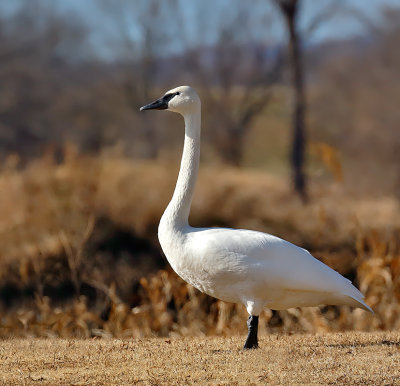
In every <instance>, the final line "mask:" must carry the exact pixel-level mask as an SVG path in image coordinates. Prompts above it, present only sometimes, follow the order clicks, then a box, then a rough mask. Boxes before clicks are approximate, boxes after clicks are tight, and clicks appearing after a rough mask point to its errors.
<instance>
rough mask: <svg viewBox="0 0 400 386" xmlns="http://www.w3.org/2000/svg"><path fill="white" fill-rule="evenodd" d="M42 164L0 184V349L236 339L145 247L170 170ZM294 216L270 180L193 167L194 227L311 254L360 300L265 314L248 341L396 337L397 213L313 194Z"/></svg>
mask: <svg viewBox="0 0 400 386" xmlns="http://www.w3.org/2000/svg"><path fill="white" fill-rule="evenodd" d="M65 159H66V162H65V163H64V164H55V163H54V162H53V161H52V159H51V158H44V159H41V160H38V161H37V162H34V163H31V164H30V166H29V167H28V168H27V169H25V170H22V171H19V170H17V169H15V168H13V165H12V162H11V161H12V160H10V161H9V168H8V169H7V168H6V169H4V170H3V172H2V173H1V179H0V182H1V186H2V192H3V200H2V201H1V204H0V212H1V214H2V215H1V220H0V230H1V232H0V241H1V242H0V256H1V277H0V279H1V283H2V287H1V288H0V295H1V297H0V300H1V302H2V303H1V308H2V311H3V317H2V319H1V321H0V334H1V335H2V336H9V335H10V334H11V335H18V336H61V337H70V336H75V337H90V336H116V337H127V336H134V337H141V336H152V335H153V334H156V335H161V336H171V335H203V334H224V335H226V334H232V333H236V332H244V331H245V327H246V325H245V319H246V312H245V310H244V308H243V307H242V306H241V305H233V304H225V303H223V302H219V301H216V300H215V299H211V298H209V297H208V296H206V295H203V294H200V293H199V292H198V291H197V290H195V289H193V288H192V287H190V286H189V285H187V284H186V283H184V282H183V281H181V280H180V279H179V278H178V277H177V276H176V275H175V273H173V272H171V271H170V270H168V269H167V270H164V269H163V270H161V271H158V270H159V268H162V267H167V263H166V260H165V259H164V258H163V257H162V256H161V252H160V250H159V247H158V241H157V239H156V233H157V224H158V220H159V218H160V216H161V214H162V211H163V209H164V208H165V206H166V204H167V202H168V200H169V198H170V196H171V193H172V189H173V185H174V182H175V177H174V176H175V175H176V170H175V169H176V167H175V166H163V165H160V164H157V163H152V162H138V161H132V160H129V159H124V158H110V157H106V156H104V157H100V158H92V157H88V156H79V155H77V154H76V152H74V151H73V148H71V147H69V148H67V149H66V154H65ZM312 195H313V203H310V204H309V205H308V206H303V205H302V204H301V203H300V202H299V200H297V199H296V198H295V197H293V196H292V194H291V192H290V188H289V187H287V186H286V185H285V184H284V183H283V182H282V181H281V180H280V179H278V178H276V177H270V176H266V175H265V174H264V173H263V174H261V173H257V172H254V171H253V172H251V171H240V170H237V169H229V168H219V169H210V168H206V167H205V168H204V169H203V170H202V171H201V175H200V180H199V183H198V189H197V191H196V196H195V198H194V205H193V211H192V216H191V222H192V224H193V225H206V226H213V225H225V226H233V227H242V228H250V229H257V230H262V231H267V232H271V233H274V234H277V235H278V236H281V237H284V238H286V239H289V240H290V241H293V242H296V243H298V244H300V245H302V246H305V247H307V248H309V249H310V250H311V252H312V253H314V255H316V256H317V257H319V258H321V259H322V260H323V261H325V262H326V263H327V264H329V265H330V266H332V267H333V268H335V269H337V270H339V271H340V272H341V273H343V274H345V275H347V276H348V277H350V278H351V279H352V280H355V283H356V284H357V285H358V286H359V287H360V289H361V290H362V291H363V292H364V293H365V294H366V296H367V299H366V300H367V302H368V303H369V304H370V305H371V306H372V307H373V308H374V310H375V311H376V315H369V314H367V313H365V312H364V311H361V310H350V309H348V308H344V307H343V308H340V309H338V308H335V307H320V308H305V309H302V310H297V309H293V310H288V311H282V312H279V313H278V312H271V311H268V310H267V311H265V313H264V315H263V317H262V323H261V331H264V333H266V332H268V331H303V332H304V331H306V332H315V331H342V330H348V329H356V330H369V331H370V330H374V329H398V328H399V327H400V325H399V320H400V319H399V315H400V281H399V280H400V272H399V269H400V263H399V261H400V255H399V238H398V229H399V220H398V219H399V205H398V202H397V201H396V200H395V199H392V198H390V197H386V198H380V199H373V198H362V197H357V196H351V195H349V194H347V193H345V192H344V190H343V187H339V186H337V185H332V186H331V187H328V186H327V185H326V184H324V186H323V187H322V186H317V185H315V186H314V187H313V189H312Z"/></svg>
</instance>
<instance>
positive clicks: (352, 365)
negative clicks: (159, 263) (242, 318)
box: [0, 332, 400, 385]
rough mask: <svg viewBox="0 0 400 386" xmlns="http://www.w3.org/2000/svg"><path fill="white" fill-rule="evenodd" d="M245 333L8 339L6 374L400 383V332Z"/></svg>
mask: <svg viewBox="0 0 400 386" xmlns="http://www.w3.org/2000/svg"><path fill="white" fill-rule="evenodd" d="M243 340H244V337H231V338H221V337H219V338H215V337H214V338H211V337H209V338H172V339H169V338H168V339H166V338H164V339H163V338H152V339H128V340H119V339H94V340H93V339H91V340H73V339H72V340H66V339H6V340H3V341H1V343H0V358H1V361H0V382H1V383H2V384H8V385H10V384H13V385H24V384H28V385H30V384H42V385H56V384H57V385H70V384H74V385H78V384H79V385H91V384H93V385H94V384H95V385H123V384H124V385H127V384H138V385H173V384H175V385H176V384H185V385H188V384H195V385H199V384H219V385H222V384H226V385H251V384H285V385H288V384H324V385H328V384H367V385H382V384H386V385H392V384H399V383H400V333H398V332H397V333H394V332H392V333H386V332H379V333H338V334H323V335H308V334H306V335H287V334H277V335H276V334H271V335H266V336H263V337H261V341H260V345H261V348H260V349H259V350H254V351H245V352H244V351H242V350H241V349H240V347H241V345H242V344H243Z"/></svg>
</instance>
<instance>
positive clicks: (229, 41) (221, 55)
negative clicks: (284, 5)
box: [184, 2, 283, 166]
mask: <svg viewBox="0 0 400 386" xmlns="http://www.w3.org/2000/svg"><path fill="white" fill-rule="evenodd" d="M261 11H262V12H263V13H264V14H263V15H257V16H259V19H260V20H261V19H262V20H263V21H264V25H269V23H268V22H266V19H268V20H269V21H271V19H272V18H271V15H270V14H269V13H268V12H267V11H266V10H265V9H261ZM216 12H217V11H216ZM252 12H253V13H252ZM255 12H260V9H257V10H255V9H253V8H252V7H248V6H247V4H246V3H243V2H235V3H234V4H232V2H230V3H229V9H223V10H220V13H219V14H218V15H217V16H216V19H217V21H216V25H213V26H209V25H208V24H207V20H201V19H200V18H198V20H197V22H198V24H199V30H210V29H211V28H214V31H215V33H216V39H215V42H214V43H213V44H212V45H209V46H204V45H196V46H190V45H187V48H186V55H185V58H184V66H185V68H186V72H189V71H190V72H192V73H195V79H194V80H195V82H196V83H198V84H199V85H200V87H201V89H202V96H203V100H204V106H205V109H206V110H207V115H206V116H205V122H204V126H205V132H206V137H207V138H209V139H211V140H212V147H213V148H214V149H215V150H216V153H217V154H218V156H219V157H220V158H221V160H222V161H223V162H224V163H227V164H230V165H234V166H240V165H241V164H242V163H243V156H244V144H245V138H246V135H247V134H248V132H249V130H250V128H251V124H252V123H253V121H254V120H255V119H256V118H257V117H258V116H259V114H260V113H262V111H263V110H264V109H265V107H266V106H267V104H268V102H269V99H270V94H271V87H270V86H272V85H274V84H276V82H277V80H278V79H279V77H280V74H281V71H282V58H283V56H282V52H281V50H280V49H279V48H277V47H276V46H272V45H270V44H268V43H267V42H266V41H265V40H264V41H263V42H260V41H259V40H256V37H255V36H254V35H256V30H257V28H256V27H255V26H254V18H255ZM200 14H201V13H200ZM271 24H272V23H271ZM258 28H259V27H258ZM257 31H258V33H259V29H258V30H257Z"/></svg>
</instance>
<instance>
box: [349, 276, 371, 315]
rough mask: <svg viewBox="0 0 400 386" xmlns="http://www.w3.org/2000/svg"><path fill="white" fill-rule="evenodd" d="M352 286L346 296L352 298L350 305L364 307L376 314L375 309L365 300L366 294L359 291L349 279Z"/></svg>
mask: <svg viewBox="0 0 400 386" xmlns="http://www.w3.org/2000/svg"><path fill="white" fill-rule="evenodd" d="M349 283H350V286H349V288H348V290H347V291H346V292H347V293H346V296H347V297H348V298H349V300H350V305H351V306H353V307H358V308H362V309H363V310H365V311H369V312H372V313H373V314H374V310H373V309H372V308H371V307H370V306H369V305H368V304H367V303H365V301H364V294H363V293H362V292H361V291H359V290H358V289H357V288H356V287H354V285H353V284H351V282H350V281H349Z"/></svg>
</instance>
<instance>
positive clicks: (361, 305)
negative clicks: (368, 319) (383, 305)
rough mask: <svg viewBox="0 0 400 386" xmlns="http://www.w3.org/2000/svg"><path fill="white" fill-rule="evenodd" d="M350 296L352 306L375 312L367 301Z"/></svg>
mask: <svg viewBox="0 0 400 386" xmlns="http://www.w3.org/2000/svg"><path fill="white" fill-rule="evenodd" d="M349 298H350V299H351V301H352V302H351V303H352V304H351V305H352V306H354V307H358V308H362V309H363V310H365V311H369V312H372V313H373V314H374V310H373V309H372V308H371V307H370V306H369V305H368V304H367V303H365V302H364V300H363V299H356V298H354V297H352V296H349Z"/></svg>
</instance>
